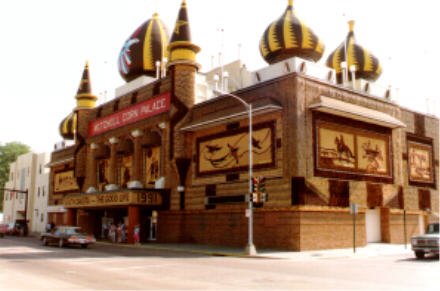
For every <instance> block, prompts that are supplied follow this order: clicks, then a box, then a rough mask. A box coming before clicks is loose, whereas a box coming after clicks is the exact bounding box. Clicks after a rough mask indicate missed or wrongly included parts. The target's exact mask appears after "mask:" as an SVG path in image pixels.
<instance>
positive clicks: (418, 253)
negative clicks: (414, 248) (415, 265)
mask: <svg viewBox="0 0 440 291" xmlns="http://www.w3.org/2000/svg"><path fill="white" fill-rule="evenodd" d="M424 257H425V253H424V252H416V258H417V259H418V260H421V259H423V258H424Z"/></svg>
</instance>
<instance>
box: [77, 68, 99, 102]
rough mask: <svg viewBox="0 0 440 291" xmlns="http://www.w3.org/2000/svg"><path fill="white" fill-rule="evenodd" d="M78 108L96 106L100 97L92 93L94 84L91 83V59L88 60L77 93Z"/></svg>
mask: <svg viewBox="0 0 440 291" xmlns="http://www.w3.org/2000/svg"><path fill="white" fill-rule="evenodd" d="M75 98H76V107H77V109H86V108H93V107H95V103H96V100H97V99H98V97H96V96H95V95H93V94H92V86H91V84H90V75H89V61H86V65H85V66H84V71H83V74H82V78H81V82H80V83H79V88H78V92H77V93H76V96H75Z"/></svg>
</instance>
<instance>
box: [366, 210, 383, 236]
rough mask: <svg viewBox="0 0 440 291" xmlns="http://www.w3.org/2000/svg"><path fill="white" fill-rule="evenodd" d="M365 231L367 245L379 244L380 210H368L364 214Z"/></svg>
mask: <svg viewBox="0 0 440 291" xmlns="http://www.w3.org/2000/svg"><path fill="white" fill-rule="evenodd" d="M365 230H366V232H367V243H374V242H381V241H382V234H381V227H380V209H368V210H367V211H366V212H365Z"/></svg>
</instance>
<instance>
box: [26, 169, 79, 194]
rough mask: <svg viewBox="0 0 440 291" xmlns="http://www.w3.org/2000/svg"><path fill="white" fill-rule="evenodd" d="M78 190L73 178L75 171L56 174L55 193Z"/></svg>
mask: <svg viewBox="0 0 440 291" xmlns="http://www.w3.org/2000/svg"><path fill="white" fill-rule="evenodd" d="M23 188H24V187H23ZM78 189H79V187H78V184H77V183H76V179H75V177H74V176H73V170H70V171H65V172H59V173H55V176H54V192H65V191H74V190H78Z"/></svg>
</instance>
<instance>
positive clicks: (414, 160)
mask: <svg viewBox="0 0 440 291" xmlns="http://www.w3.org/2000/svg"><path fill="white" fill-rule="evenodd" d="M408 164H409V165H408V167H409V179H410V180H411V181H414V182H428V183H432V182H433V173H432V172H433V171H432V146H431V145H427V144H421V143H417V142H414V141H408Z"/></svg>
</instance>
